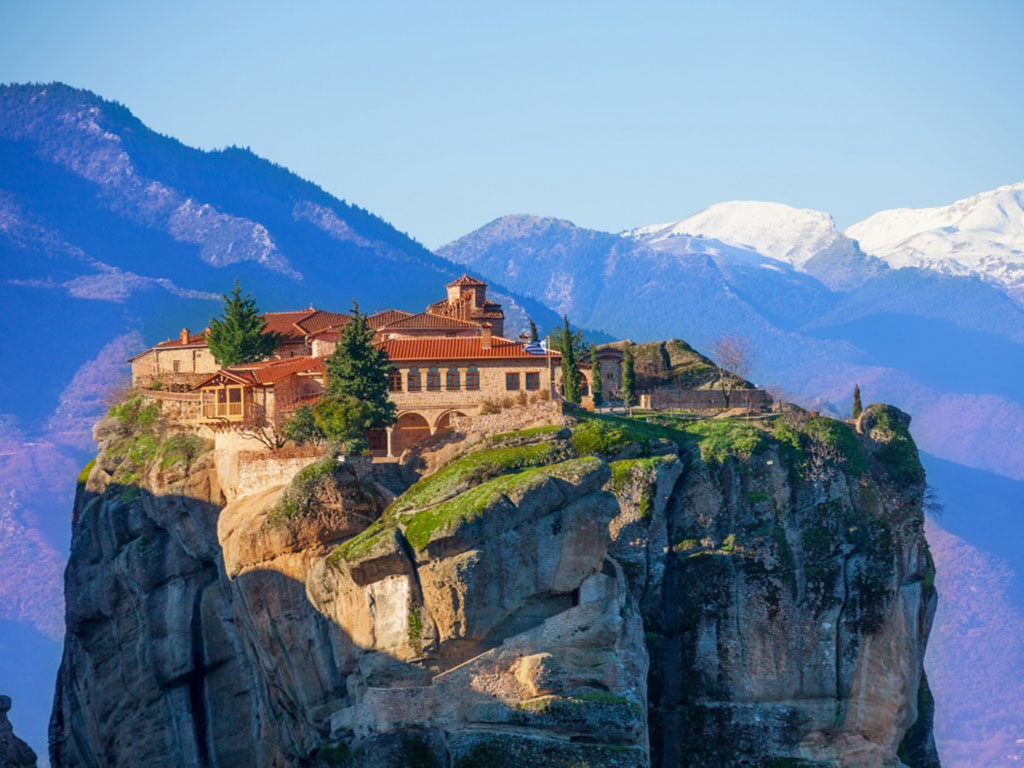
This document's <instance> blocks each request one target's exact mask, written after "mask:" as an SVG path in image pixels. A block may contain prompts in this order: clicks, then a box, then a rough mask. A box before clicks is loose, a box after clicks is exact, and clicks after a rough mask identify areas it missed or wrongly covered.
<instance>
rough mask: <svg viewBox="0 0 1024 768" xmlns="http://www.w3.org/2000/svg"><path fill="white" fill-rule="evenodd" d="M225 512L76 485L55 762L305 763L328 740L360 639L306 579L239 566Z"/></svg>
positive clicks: (136, 491) (183, 500) (195, 501)
mask: <svg viewBox="0 0 1024 768" xmlns="http://www.w3.org/2000/svg"><path fill="white" fill-rule="evenodd" d="M220 511H221V507H220V506H219V505H217V504H214V503H210V502H208V501H204V500H202V499H199V498H195V497H192V496H184V495H173V494H171V495H163V496H157V495H154V494H152V493H150V492H148V491H146V490H143V489H140V488H139V487H138V486H135V485H116V484H115V485H110V486H108V487H107V488H106V489H105V490H104V491H103V492H102V493H95V492H92V491H80V492H79V494H78V497H77V498H76V504H75V514H74V517H73V521H72V527H73V539H72V541H73V543H72V551H71V557H70V560H69V563H68V567H67V570H66V572H65V593H66V596H67V606H66V623H67V635H66V639H65V647H64V654H63V659H62V663H61V669H60V672H59V675H58V682H57V690H56V697H55V701H54V709H53V714H52V717H51V759H52V763H53V765H54V766H62V765H83V766H100V765H115V764H127V763H129V762H130V763H131V764H133V765H167V764H176V765H197V766H206V765H228V764H234V765H238V764H244V762H245V761H249V760H251V761H253V762H254V764H264V761H266V760H267V759H268V758H273V757H274V756H277V759H278V761H279V762H283V763H285V764H298V765H303V764H313V763H314V760H315V756H316V753H317V750H318V749H319V748H321V747H322V746H323V745H324V744H326V743H327V741H328V740H329V736H330V733H329V731H330V715H331V713H332V712H334V711H336V710H338V709H340V708H341V707H343V706H345V705H346V703H347V699H348V690H347V685H346V682H347V678H348V676H349V675H350V674H351V672H352V671H353V670H354V669H355V666H356V664H357V663H358V661H359V657H360V655H361V650H360V649H358V648H357V647H356V645H355V644H354V643H353V641H352V639H351V638H350V637H349V636H347V635H346V634H345V633H344V632H342V631H341V630H340V628H339V627H337V626H336V625H335V624H334V623H333V622H331V621H330V620H329V619H327V618H326V617H324V616H323V615H321V614H320V613H319V612H318V611H317V610H316V609H315V608H314V607H313V605H312V604H311V603H310V602H309V600H308V599H307V597H306V587H305V584H304V583H303V582H302V581H299V580H297V579H294V578H291V577H289V576H286V575H284V574H282V573H279V572H276V571H273V570H253V571H249V572H247V573H245V574H243V575H241V576H239V577H238V578H235V579H229V578H228V576H227V574H226V572H225V569H224V561H223V557H222V553H221V549H220V545H219V542H218V539H217V519H218V516H219V514H220ZM396 663H397V662H396ZM270 762H274V760H273V759H270Z"/></svg>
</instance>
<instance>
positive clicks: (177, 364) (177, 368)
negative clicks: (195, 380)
mask: <svg viewBox="0 0 1024 768" xmlns="http://www.w3.org/2000/svg"><path fill="white" fill-rule="evenodd" d="M171 367H172V368H173V369H174V372H175V373H178V372H179V371H180V370H181V361H180V360H175V361H174V362H173V363H171Z"/></svg>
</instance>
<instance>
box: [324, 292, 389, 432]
mask: <svg viewBox="0 0 1024 768" xmlns="http://www.w3.org/2000/svg"><path fill="white" fill-rule="evenodd" d="M326 365H327V392H326V395H327V397H326V398H325V399H326V400H332V399H333V400H335V401H341V400H344V399H346V398H355V399H356V400H358V401H360V402H361V403H363V404H364V405H365V406H366V409H365V416H364V417H363V420H364V421H365V423H364V425H363V427H364V429H371V428H373V427H386V426H389V425H391V424H394V423H395V404H394V403H393V402H391V399H390V398H389V397H388V374H389V373H390V372H391V363H390V361H389V360H388V356H387V353H386V352H385V351H384V350H383V349H378V348H377V347H375V346H373V330H372V329H371V328H370V327H369V326H368V325H367V324H366V315H364V314H363V313H362V312H360V311H359V305H358V304H356V303H355V302H353V303H352V319H351V320H350V321H349V322H348V323H347V324H346V325H345V326H344V327H343V328H342V329H341V338H340V339H339V340H338V346H337V347H336V348H335V350H334V352H333V353H331V355H330V356H329V357H328V358H327V362H326Z"/></svg>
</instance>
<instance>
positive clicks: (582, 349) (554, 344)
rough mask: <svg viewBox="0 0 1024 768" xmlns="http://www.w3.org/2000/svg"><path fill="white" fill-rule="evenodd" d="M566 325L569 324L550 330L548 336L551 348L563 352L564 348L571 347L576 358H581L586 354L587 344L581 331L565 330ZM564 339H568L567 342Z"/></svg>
mask: <svg viewBox="0 0 1024 768" xmlns="http://www.w3.org/2000/svg"><path fill="white" fill-rule="evenodd" d="M563 319H564V318H563ZM568 327H569V325H568V323H566V324H565V326H564V327H563V328H555V329H554V330H553V331H551V335H550V337H549V342H550V346H551V349H554V350H557V351H558V352H565V350H566V348H568V347H571V348H572V351H573V354H574V356H575V357H576V359H577V360H582V359H583V356H584V355H586V354H587V344H586V342H585V341H584V340H583V331H570V330H567V329H568ZM566 339H568V340H569V343H568V344H567V343H566Z"/></svg>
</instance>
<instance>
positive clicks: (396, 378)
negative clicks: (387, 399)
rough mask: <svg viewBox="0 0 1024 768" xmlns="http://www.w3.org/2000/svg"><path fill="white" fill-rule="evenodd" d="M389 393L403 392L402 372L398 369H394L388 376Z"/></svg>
mask: <svg viewBox="0 0 1024 768" xmlns="http://www.w3.org/2000/svg"><path fill="white" fill-rule="evenodd" d="M388 391H389V392H401V391H402V372H401V371H400V370H398V369H397V368H392V369H391V373H389V374H388Z"/></svg>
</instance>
